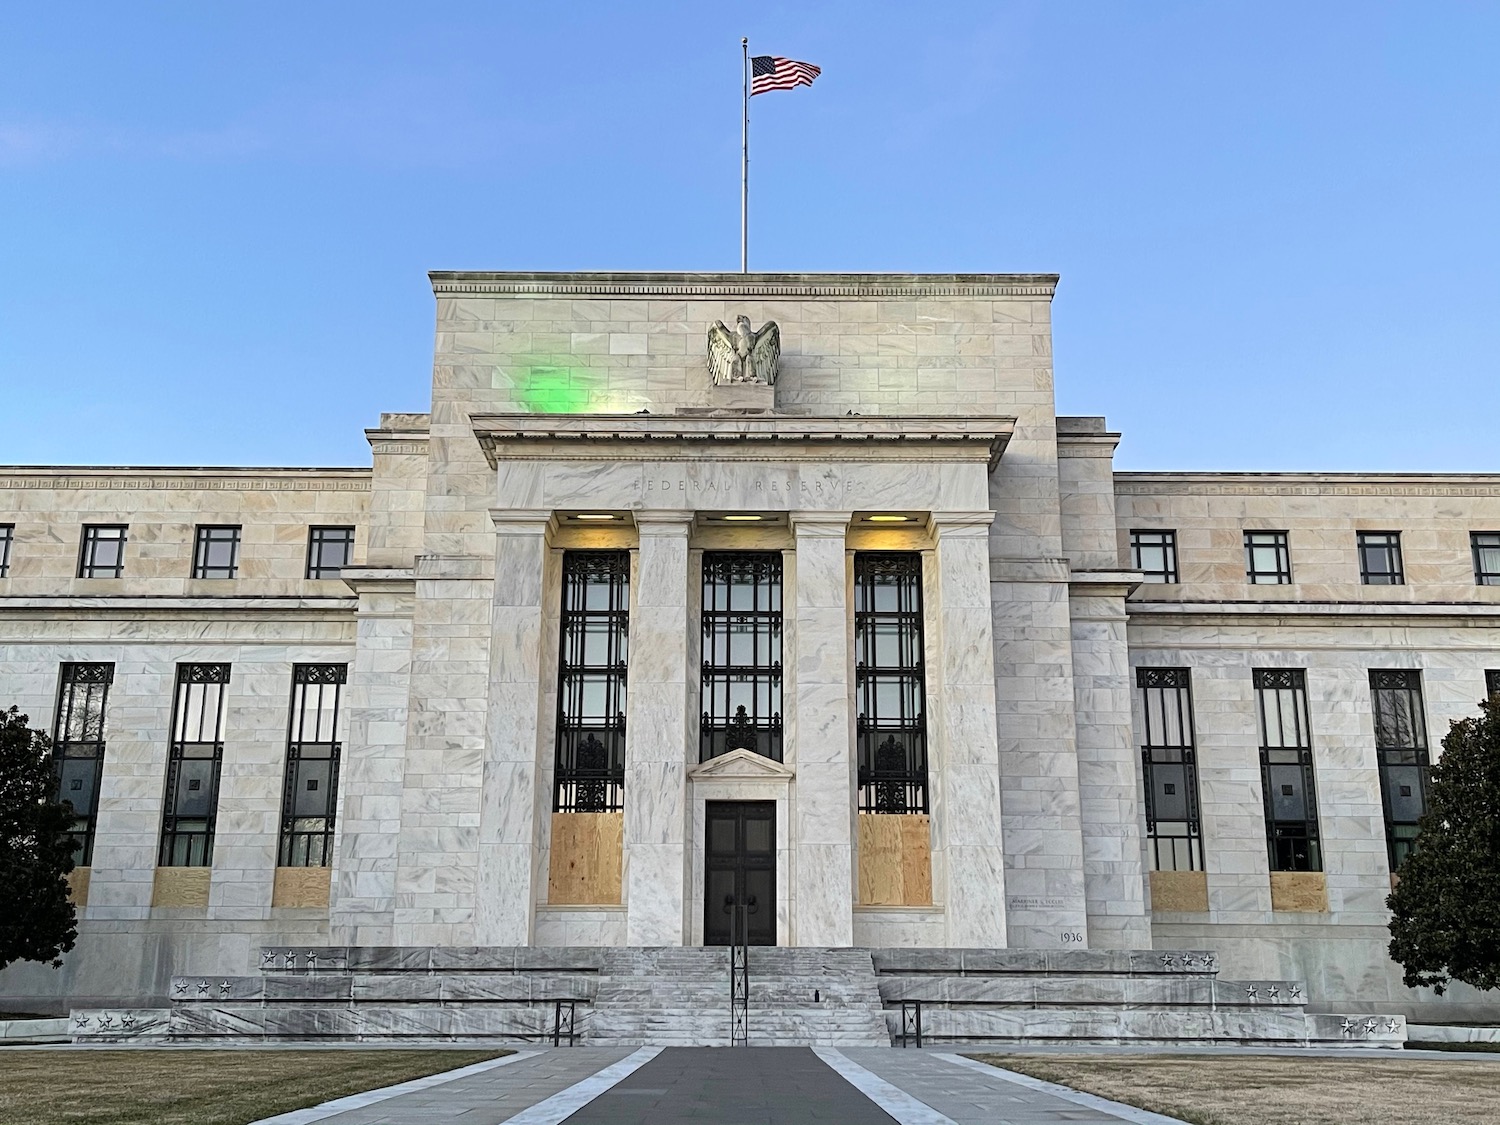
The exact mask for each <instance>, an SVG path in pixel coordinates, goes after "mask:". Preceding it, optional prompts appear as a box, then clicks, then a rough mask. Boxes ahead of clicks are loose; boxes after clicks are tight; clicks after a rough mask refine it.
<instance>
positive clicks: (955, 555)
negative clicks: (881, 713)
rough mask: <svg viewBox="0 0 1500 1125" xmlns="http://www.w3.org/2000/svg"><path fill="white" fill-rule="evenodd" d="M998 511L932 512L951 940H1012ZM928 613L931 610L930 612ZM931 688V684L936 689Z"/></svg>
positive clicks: (941, 820) (939, 819)
mask: <svg viewBox="0 0 1500 1125" xmlns="http://www.w3.org/2000/svg"><path fill="white" fill-rule="evenodd" d="M993 519H994V514H993V513H992V512H934V513H933V515H932V524H933V530H934V532H935V535H936V538H937V571H938V573H937V590H938V606H937V621H936V622H935V624H936V625H937V630H938V639H939V651H940V652H941V654H942V655H941V666H940V667H939V668H938V669H937V670H936V671H937V673H938V675H937V677H936V679H937V684H936V687H937V692H936V696H937V698H936V699H934V700H931V702H933V703H935V704H936V707H935V708H934V710H935V711H936V718H937V720H938V728H939V731H940V736H939V739H938V743H939V745H938V755H937V759H938V765H937V770H936V773H937V777H936V781H937V785H936V786H935V791H936V796H937V800H936V801H935V802H934V812H935V813H936V815H935V816H934V821H935V822H936V824H937V840H938V847H939V849H940V850H941V851H942V853H943V858H944V865H943V870H944V871H945V872H946V875H947V886H946V889H945V892H944V896H943V897H944V899H945V901H946V904H947V917H948V933H947V944H948V945H950V946H1002V945H1005V944H1006V918H1005V882H1006V873H1005V850H1004V848H1003V847H1002V846H1001V842H1000V841H1001V808H1000V752H999V743H998V741H997V738H996V733H995V656H994V634H993V629H992V626H991V622H990V583H989V526H990V522H991V521H992V520H993ZM930 619H931V614H929V620H930ZM932 694H933V693H932V692H931V689H929V697H930V696H931V695H932Z"/></svg>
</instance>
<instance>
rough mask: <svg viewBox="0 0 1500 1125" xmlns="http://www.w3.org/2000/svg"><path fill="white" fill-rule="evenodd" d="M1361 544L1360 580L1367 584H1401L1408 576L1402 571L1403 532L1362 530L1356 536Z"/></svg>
mask: <svg viewBox="0 0 1500 1125" xmlns="http://www.w3.org/2000/svg"><path fill="white" fill-rule="evenodd" d="M1355 538H1356V540H1357V542H1358V545H1359V580H1360V581H1361V582H1363V583H1364V584H1365V585H1366V586H1400V585H1402V584H1403V583H1405V581H1406V578H1405V576H1404V575H1403V574H1402V573H1401V533H1400V532H1399V531H1361V532H1357V533H1356V536H1355Z"/></svg>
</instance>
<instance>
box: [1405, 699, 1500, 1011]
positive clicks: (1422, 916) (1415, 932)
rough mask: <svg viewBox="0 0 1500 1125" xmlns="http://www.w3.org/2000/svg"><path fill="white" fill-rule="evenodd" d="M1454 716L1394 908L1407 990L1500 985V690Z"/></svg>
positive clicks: (1433, 770) (1434, 773) (1433, 771)
mask: <svg viewBox="0 0 1500 1125" xmlns="http://www.w3.org/2000/svg"><path fill="white" fill-rule="evenodd" d="M1479 706H1480V708H1481V712H1480V714H1479V715H1477V716H1474V717H1472V718H1468V719H1463V720H1460V721H1458V722H1455V723H1454V724H1453V725H1452V726H1451V727H1450V728H1449V731H1448V737H1446V738H1444V739H1443V756H1442V758H1441V759H1439V761H1438V762H1437V763H1436V764H1434V765H1433V767H1432V777H1431V784H1430V786H1429V789H1428V802H1427V813H1426V815H1425V816H1423V817H1422V820H1421V823H1420V824H1419V826H1418V833H1417V841H1416V850H1415V851H1413V852H1412V853H1411V854H1410V855H1409V856H1407V857H1406V862H1405V863H1403V864H1402V865H1401V871H1400V878H1399V880H1398V882H1397V883H1396V888H1395V890H1393V891H1392V892H1391V895H1390V897H1389V898H1388V899H1386V905H1387V906H1389V907H1390V908H1391V946H1390V953H1391V959H1392V960H1393V961H1395V962H1397V963H1398V964H1399V965H1400V966H1401V967H1402V969H1404V970H1405V973H1404V975H1403V977H1402V981H1403V983H1404V984H1405V985H1406V986H1407V987H1408V988H1421V987H1427V986H1430V987H1432V988H1434V989H1436V991H1437V992H1438V994H1439V995H1441V994H1442V992H1443V990H1444V989H1445V988H1446V986H1447V984H1448V982H1449V980H1450V979H1451V980H1458V981H1463V983H1465V984H1469V985H1473V986H1474V987H1475V988H1479V989H1490V988H1495V987H1496V986H1497V985H1500V697H1495V698H1492V699H1489V700H1486V701H1485V702H1483V703H1481V704H1480V705H1479Z"/></svg>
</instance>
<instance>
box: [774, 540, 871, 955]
mask: <svg viewBox="0 0 1500 1125" xmlns="http://www.w3.org/2000/svg"><path fill="white" fill-rule="evenodd" d="M850 514H851V513H849V512H793V513H792V514H791V518H792V530H793V532H794V533H795V534H796V537H797V557H796V606H795V609H794V613H795V618H794V627H793V638H792V641H793V646H794V655H793V659H792V660H791V661H789V662H787V663H788V665H789V668H790V671H791V679H792V683H791V685H790V686H791V695H792V698H793V699H794V700H795V711H794V714H795V716H796V746H795V751H796V757H795V769H796V771H797V773H796V782H795V793H794V794H793V799H792V825H791V827H792V888H793V896H792V944H794V945H821V946H840V945H853V944H854V883H855V875H854V816H855V810H854V765H855V763H854V753H853V743H854V731H853V727H852V725H851V722H850V715H849V695H850V686H849V599H848V593H847V591H848V577H847V570H846V565H845V547H844V539H845V535H846V533H847V532H848V528H849V517H850Z"/></svg>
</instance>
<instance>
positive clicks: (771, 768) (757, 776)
mask: <svg viewBox="0 0 1500 1125" xmlns="http://www.w3.org/2000/svg"><path fill="white" fill-rule="evenodd" d="M687 775H688V779H689V780H691V781H696V782H699V783H700V784H701V783H702V782H705V781H761V782H765V781H769V782H774V783H779V784H782V785H785V784H788V783H789V782H790V781H791V780H792V778H794V777H795V776H796V773H795V771H793V769H792V768H791V767H790V766H788V765H785V764H784V763H782V762H775V761H772V760H771V759H770V758H767V757H766V756H764V755H763V754H756V753H754V752H753V751H750V750H745V749H739V750H731V751H729V753H727V754H721V755H720V756H719V757H717V758H710V759H709V760H708V761H706V762H700V763H698V764H697V765H695V766H690V767H688V771H687Z"/></svg>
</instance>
